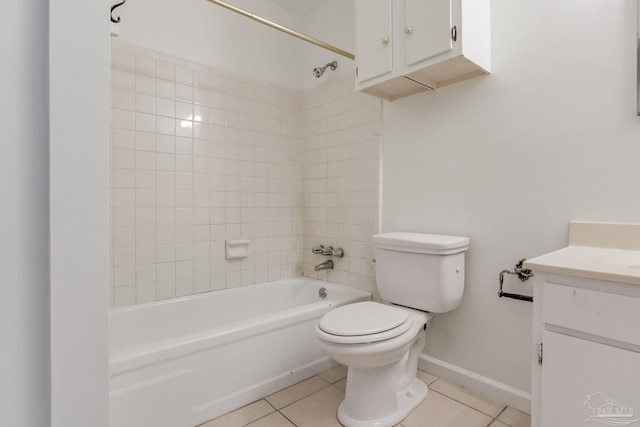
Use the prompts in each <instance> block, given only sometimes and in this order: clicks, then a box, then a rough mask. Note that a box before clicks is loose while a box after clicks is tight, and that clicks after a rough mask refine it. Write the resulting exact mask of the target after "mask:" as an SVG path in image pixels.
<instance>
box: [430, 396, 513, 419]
mask: <svg viewBox="0 0 640 427" xmlns="http://www.w3.org/2000/svg"><path fill="white" fill-rule="evenodd" d="M429 391H430V392H433V393H438V394H439V395H441V396H444V397H446V398H448V399H451V400H453V401H454V402H457V403H459V404H461V405H464V406H466V407H467V408H470V409H473V410H474V411H476V412H479V413H481V414H483V415H486V416H487V417H490V418H493V419H494V421H495V420H496V419H497V417H498V416H499V415H500V414H502V413H503V412H504V410H505V409H507V405H505V406H504V408H502V410H501V411H500V412H499V413H498V415H496V416H495V417H494V416H493V415H489V414H485V413H484V412H482V411H481V410H479V409H478V408H474V407H473V406H470V405H467V404H466V403H464V402H461V401H459V400H458V399H454V398H453V397H451V396H448V395H446V394H444V393H440V392H439V391H437V390H433V389H429Z"/></svg>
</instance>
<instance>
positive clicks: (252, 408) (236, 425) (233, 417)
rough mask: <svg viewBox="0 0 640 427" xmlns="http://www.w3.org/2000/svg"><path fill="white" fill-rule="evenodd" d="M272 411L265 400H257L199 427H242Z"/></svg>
mask: <svg viewBox="0 0 640 427" xmlns="http://www.w3.org/2000/svg"><path fill="white" fill-rule="evenodd" d="M274 411H275V409H273V406H271V405H269V404H268V403H267V402H266V401H265V400H258V401H257V402H254V403H252V404H250V405H247V406H244V407H242V408H240V409H236V410H235V411H233V412H229V413H228V414H226V415H223V416H221V417H218V418H216V419H215V420H212V421H209V422H206V423H204V424H202V425H201V426H200V427H243V426H246V425H247V424H249V423H251V422H253V421H256V420H258V419H260V418H262V417H264V416H265V415H269V414H270V413H272V412H274Z"/></svg>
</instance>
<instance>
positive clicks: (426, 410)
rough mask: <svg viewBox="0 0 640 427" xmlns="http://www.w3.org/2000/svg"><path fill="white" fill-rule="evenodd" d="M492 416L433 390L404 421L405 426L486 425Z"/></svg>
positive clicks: (453, 426) (456, 426)
mask: <svg viewBox="0 0 640 427" xmlns="http://www.w3.org/2000/svg"><path fill="white" fill-rule="evenodd" d="M491 421H492V418H491V417H489V416H488V415H485V414H483V413H481V412H479V411H476V410H475V409H472V408H470V407H468V406H466V405H463V404H462V403H459V402H456V401H455V400H453V399H450V398H448V397H446V396H443V395H442V394H440V393H437V392H435V391H433V390H431V391H429V394H428V395H427V398H426V399H425V401H424V402H423V403H422V404H421V405H420V406H418V407H417V408H416V409H414V410H413V412H412V413H411V414H409V416H407V418H405V419H404V420H403V421H402V425H404V426H405V427H486V426H488V425H489V423H490V422H491Z"/></svg>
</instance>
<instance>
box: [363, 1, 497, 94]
mask: <svg viewBox="0 0 640 427" xmlns="http://www.w3.org/2000/svg"><path fill="white" fill-rule="evenodd" d="M489 5H490V3H489V0H356V1H355V20H356V22H355V38H356V74H357V76H356V90H359V91H363V92H365V93H369V94H371V95H374V96H377V97H380V98H383V99H386V100H389V101H393V100H395V99H399V98H402V97H405V96H408V95H412V94H414V93H418V92H423V91H426V90H433V89H437V88H439V87H442V86H446V85H449V84H452V83H456V82H459V81H462V80H466V79H470V78H472V77H477V76H480V75H484V74H487V73H488V72H489V68H490V56H491V55H490V46H489V44H490V7H489Z"/></svg>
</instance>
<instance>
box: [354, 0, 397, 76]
mask: <svg viewBox="0 0 640 427" xmlns="http://www.w3.org/2000/svg"><path fill="white" fill-rule="evenodd" d="M391 13H392V12H391V0H356V14H355V15H356V60H357V64H358V78H357V79H358V81H359V82H364V81H367V80H369V79H372V78H374V77H378V76H382V75H384V74H387V73H390V72H391V70H392V69H393V59H392V58H393V49H392V37H393V36H392V34H391V18H392V15H391Z"/></svg>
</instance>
